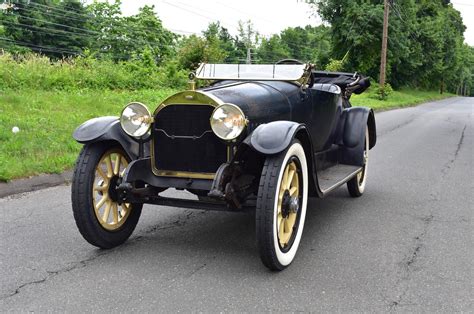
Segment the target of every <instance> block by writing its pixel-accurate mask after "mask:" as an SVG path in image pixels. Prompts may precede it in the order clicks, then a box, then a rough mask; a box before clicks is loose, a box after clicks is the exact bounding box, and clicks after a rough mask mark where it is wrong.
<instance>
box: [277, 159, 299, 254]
mask: <svg viewBox="0 0 474 314" xmlns="http://www.w3.org/2000/svg"><path fill="white" fill-rule="evenodd" d="M296 162H297V161H296V160H291V162H290V163H288V164H287V166H286V168H285V170H284V172H283V178H282V181H281V184H280V191H279V193H278V215H277V217H278V221H277V231H278V241H279V243H280V247H281V248H283V249H284V248H286V247H288V245H289V243H290V239H292V235H293V234H294V229H295V223H296V218H297V216H298V215H297V214H298V209H299V206H300V203H301V199H300V197H299V196H300V182H299V177H300V175H299V174H298V172H300V170H299V169H298V166H297V165H296Z"/></svg>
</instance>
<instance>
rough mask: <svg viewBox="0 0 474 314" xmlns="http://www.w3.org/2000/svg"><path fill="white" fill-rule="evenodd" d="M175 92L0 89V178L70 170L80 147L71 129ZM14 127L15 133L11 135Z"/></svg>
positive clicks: (150, 105) (152, 107)
mask: <svg viewBox="0 0 474 314" xmlns="http://www.w3.org/2000/svg"><path fill="white" fill-rule="evenodd" d="M173 92H174V90H171V89H165V90H163V89H161V90H159V91H156V90H143V91H124V92H118V91H96V90H92V91H91V90H87V91H74V92H71V91H56V92H54V91H38V90H5V91H0V181H8V180H11V179H13V178H19V177H27V176H32V175H36V174H40V173H61V172H62V171H64V170H65V169H68V168H71V167H72V166H73V164H74V161H75V159H76V157H77V153H78V152H79V150H80V147H81V146H80V145H79V144H77V143H76V142H75V141H74V140H73V139H72V136H71V134H72V132H73V131H74V129H75V128H76V127H77V126H78V125H80V124H81V123H82V122H84V121H86V120H87V119H90V118H93V117H98V116H104V115H109V116H110V115H117V116H118V115H119V114H120V112H121V110H122V108H123V106H125V105H126V104H127V103H128V102H130V101H133V100H136V101H140V102H143V103H145V104H147V105H148V106H149V108H150V110H153V109H154V108H155V107H156V105H157V104H158V103H159V102H160V101H161V100H163V99H164V98H165V97H166V96H168V95H171V94H172V93H173ZM14 126H17V127H19V128H20V132H18V133H16V134H14V133H13V132H12V128H13V127H14Z"/></svg>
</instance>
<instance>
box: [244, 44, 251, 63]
mask: <svg viewBox="0 0 474 314" xmlns="http://www.w3.org/2000/svg"><path fill="white" fill-rule="evenodd" d="M245 63H247V64H252V49H251V48H250V47H247V60H246V61H245Z"/></svg>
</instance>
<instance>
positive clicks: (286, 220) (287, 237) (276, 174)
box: [256, 140, 308, 270]
mask: <svg viewBox="0 0 474 314" xmlns="http://www.w3.org/2000/svg"><path fill="white" fill-rule="evenodd" d="M307 200H308V170H307V163H306V156H305V153H304V149H303V147H302V146H301V144H300V143H299V142H298V141H296V140H295V141H293V142H292V143H291V145H290V147H289V148H288V149H287V150H286V151H284V152H282V153H280V154H278V155H274V156H270V157H268V158H267V159H266V161H265V165H264V167H263V171H262V175H261V178H260V186H259V191H258V198H257V208H256V231H257V244H258V248H259V251H260V257H261V259H262V262H263V264H264V265H265V266H267V267H268V268H270V269H272V270H283V269H284V268H286V267H287V266H288V265H290V264H291V262H292V261H293V259H294V257H295V255H296V251H297V250H298V246H299V243H300V240H301V235H302V233H303V226H304V221H305V217H306V206H307Z"/></svg>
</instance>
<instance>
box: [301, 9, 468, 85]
mask: <svg viewBox="0 0 474 314" xmlns="http://www.w3.org/2000/svg"><path fill="white" fill-rule="evenodd" d="M308 2H310V3H312V4H313V5H314V7H315V9H316V10H317V12H318V13H319V15H320V16H321V17H322V18H323V19H324V20H325V21H327V22H328V23H330V24H331V26H332V27H331V32H332V41H333V46H332V55H333V57H334V58H335V59H341V58H342V56H343V55H344V54H346V53H347V52H348V51H349V52H350V54H349V58H348V60H347V62H346V63H345V68H346V70H350V71H360V72H363V73H365V74H368V75H370V76H372V77H377V76H378V71H379V64H378V62H377V61H375V60H380V46H381V37H382V36H381V30H382V19H383V1H382V0H365V1H360V2H355V1H351V0H310V1H308ZM464 31H465V26H464V25H463V22H462V19H461V16H460V14H459V12H458V11H456V10H455V9H454V8H453V7H452V5H451V4H450V1H445V0H421V1H415V0H397V1H393V2H391V16H390V22H389V43H388V58H387V60H388V64H387V70H388V73H387V77H388V81H390V82H391V83H392V84H393V85H394V86H396V87H398V86H404V85H411V86H416V87H424V88H440V90H441V91H443V90H444V88H445V86H446V87H447V88H448V90H450V91H455V89H456V86H457V85H458V84H457V83H453V82H457V79H456V78H457V77H458V76H459V75H460V74H461V72H462V68H463V67H466V64H465V63H464V64H463V62H466V61H465V58H464V59H463V57H462V55H463V53H464V54H466V53H465V52H463V41H464V37H463V33H464Z"/></svg>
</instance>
